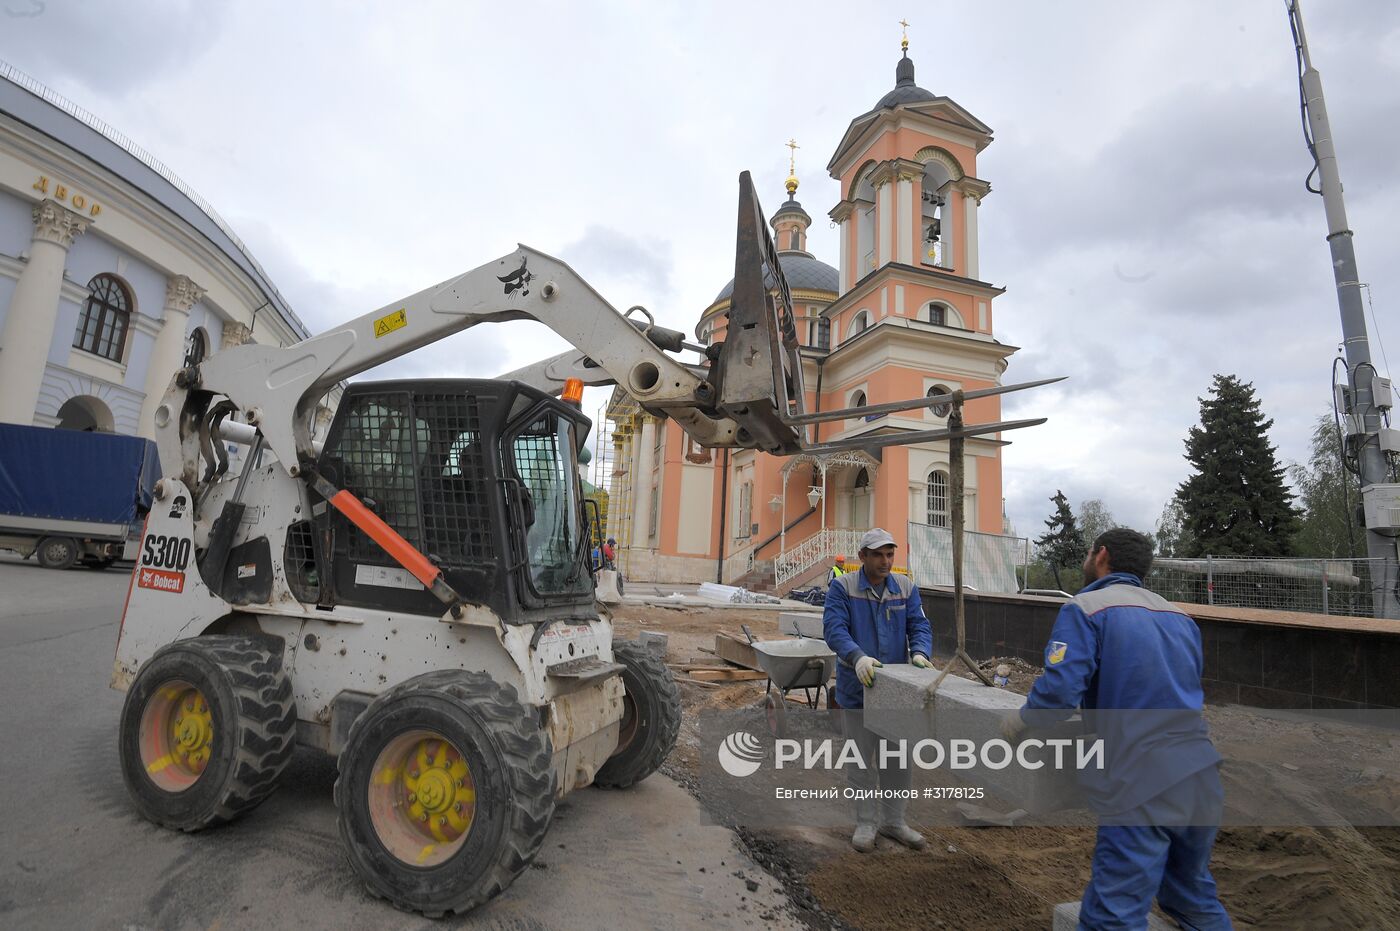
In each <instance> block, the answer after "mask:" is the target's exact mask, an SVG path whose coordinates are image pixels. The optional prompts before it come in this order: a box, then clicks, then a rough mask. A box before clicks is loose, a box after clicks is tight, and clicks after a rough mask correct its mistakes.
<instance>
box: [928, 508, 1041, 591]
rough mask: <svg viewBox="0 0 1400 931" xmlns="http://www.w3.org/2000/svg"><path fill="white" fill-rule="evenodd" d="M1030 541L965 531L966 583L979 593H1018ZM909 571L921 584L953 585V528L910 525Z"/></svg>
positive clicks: (964, 568)
mask: <svg viewBox="0 0 1400 931" xmlns="http://www.w3.org/2000/svg"><path fill="white" fill-rule="evenodd" d="M1029 555H1030V541H1028V540H1027V539H1026V538H1025V537H1008V536H1003V535H1002V534H999V533H978V532H976V531H971V530H969V531H965V532H964V533H963V578H962V580H963V585H964V587H966V588H968V589H970V590H972V591H978V592H1018V591H1020V590H1021V583H1020V580H1021V578H1022V577H1023V575H1024V568H1025V565H1026V560H1027V558H1028V557H1029ZM908 560H909V573H910V575H912V576H913V578H914V582H915V583H916V584H918V585H952V584H953V531H952V530H951V529H950V528H948V527H934V526H931V525H929V524H915V523H912V522H911V523H910V524H909V553H908Z"/></svg>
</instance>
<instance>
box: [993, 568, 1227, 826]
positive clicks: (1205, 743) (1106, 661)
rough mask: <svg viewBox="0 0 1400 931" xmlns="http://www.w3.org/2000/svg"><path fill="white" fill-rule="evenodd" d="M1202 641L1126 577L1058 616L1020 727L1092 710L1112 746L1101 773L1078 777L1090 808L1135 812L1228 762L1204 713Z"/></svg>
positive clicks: (1107, 580)
mask: <svg viewBox="0 0 1400 931" xmlns="http://www.w3.org/2000/svg"><path fill="white" fill-rule="evenodd" d="M1202 667H1203V660H1202V655H1201V631H1200V629H1199V628H1198V627H1197V626H1196V622H1195V621H1193V620H1192V619H1191V618H1189V617H1187V616H1186V615H1185V614H1182V613H1181V612H1180V611H1178V610H1176V608H1174V607H1172V605H1171V604H1170V603H1168V602H1167V601H1166V600H1165V599H1164V598H1162V597H1161V596H1160V595H1157V594H1155V593H1153V592H1150V591H1148V590H1147V589H1145V588H1143V587H1142V581H1141V580H1140V579H1139V578H1138V577H1137V576H1135V575H1131V574H1129V573H1126V572H1115V573H1111V574H1110V575H1106V576H1104V577H1103V578H1101V579H1099V580H1098V581H1096V582H1092V583H1090V584H1089V585H1087V586H1085V588H1084V589H1083V590H1082V591H1080V593H1079V594H1078V595H1076V596H1075V597H1074V599H1073V600H1072V601H1070V602H1069V603H1068V604H1066V605H1065V606H1064V607H1063V608H1061V609H1060V613H1059V616H1058V617H1056V618H1055V626H1054V629H1053V630H1052V631H1051V633H1050V643H1049V644H1048V645H1047V646H1046V648H1045V673H1044V674H1043V675H1042V676H1040V678H1038V679H1036V681H1035V685H1034V686H1033V687H1032V688H1031V691H1030V695H1029V696H1027V699H1026V704H1025V707H1024V708H1022V710H1021V718H1022V720H1023V721H1025V722H1026V723H1027V724H1029V725H1030V726H1032V727H1036V726H1044V725H1046V724H1050V723H1052V722H1054V721H1056V720H1063V719H1064V718H1066V717H1068V716H1069V714H1070V713H1071V711H1072V710H1073V709H1076V708H1083V709H1085V714H1084V717H1085V722H1086V724H1087V725H1088V727H1089V728H1090V729H1091V730H1093V731H1094V732H1095V733H1096V734H1098V735H1099V736H1100V737H1102V738H1103V739H1104V748H1105V752H1104V755H1105V766H1104V769H1103V770H1102V771H1084V772H1081V773H1080V784H1081V786H1082V787H1083V788H1084V790H1085V793H1086V795H1087V796H1088V798H1089V802H1090V804H1091V806H1092V807H1094V808H1095V809H1097V810H1099V811H1100V812H1117V811H1127V810H1129V809H1132V808H1136V807H1137V806H1139V805H1142V804H1143V803H1144V802H1147V801H1148V800H1150V799H1152V798H1155V797H1156V796H1158V795H1160V794H1161V793H1162V792H1164V791H1166V790H1167V789H1169V788H1171V787H1172V786H1174V785H1175V784H1176V783H1178V782H1180V781H1181V780H1183V779H1185V778H1186V777H1188V776H1191V775H1194V774H1195V773H1197V772H1199V771H1200V770H1202V769H1205V768H1206V767H1207V766H1213V765H1215V764H1217V763H1219V762H1220V754H1219V753H1217V752H1216V750H1215V746H1214V745H1213V744H1212V743H1211V740H1210V733H1209V730H1208V729H1207V727H1206V723H1205V718H1204V717H1202V716H1201V711H1202V710H1203V708H1204V706H1205V695H1204V693H1203V691H1202V689H1201V671H1202Z"/></svg>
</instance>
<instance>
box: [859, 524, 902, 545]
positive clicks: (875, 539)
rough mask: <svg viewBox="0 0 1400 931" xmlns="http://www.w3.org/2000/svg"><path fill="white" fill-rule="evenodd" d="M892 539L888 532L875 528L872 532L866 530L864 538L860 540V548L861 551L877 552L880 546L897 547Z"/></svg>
mask: <svg viewBox="0 0 1400 931" xmlns="http://www.w3.org/2000/svg"><path fill="white" fill-rule="evenodd" d="M897 545H898V544H897V543H895V542H894V537H892V536H890V532H889V531H888V530H881V529H880V528H879V527H876V528H875V529H874V530H867V531H866V532H865V536H863V537H861V538H860V548H861V549H863V550H878V549H879V548H880V547H882V546H897Z"/></svg>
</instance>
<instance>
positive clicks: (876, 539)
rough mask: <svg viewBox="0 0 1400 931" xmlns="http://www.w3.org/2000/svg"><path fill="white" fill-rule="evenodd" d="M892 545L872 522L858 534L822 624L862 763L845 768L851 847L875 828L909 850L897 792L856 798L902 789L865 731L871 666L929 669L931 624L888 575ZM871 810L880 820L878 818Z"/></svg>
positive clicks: (861, 845) (912, 592) (905, 588)
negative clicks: (851, 563)
mask: <svg viewBox="0 0 1400 931" xmlns="http://www.w3.org/2000/svg"><path fill="white" fill-rule="evenodd" d="M895 549H896V544H895V541H894V537H892V536H891V535H890V533H889V531H887V530H882V529H880V528H878V527H876V528H875V529H873V530H871V531H869V532H868V533H866V534H865V536H863V537H861V540H860V552H859V554H858V555H859V557H860V569H859V570H857V571H854V572H847V573H845V574H844V575H841V576H838V577H837V578H836V579H834V580H833V581H832V583H831V587H830V588H829V589H828V590H827V594H826V605H825V610H824V611H823V613H822V628H823V633H824V635H825V638H826V644H827V646H829V647H831V649H832V651H833V652H834V653H835V654H836V655H837V657H838V658H839V659H840V661H841V662H840V665H839V666H838V667H837V670H836V701H837V703H838V704H839V705H840V706H841V709H842V710H841V714H842V718H843V720H844V722H845V731H846V737H847V738H848V739H850V740H854V741H855V742H856V746H857V747H858V748H859V750H860V755H861V759H862V760H864V761H866V768H865V769H860V768H851V769H850V770H849V772H850V778H851V785H852V787H853V788H854V789H856V790H857V793H858V794H857V797H856V830H855V834H854V835H852V837H851V846H853V847H855V849H856V850H859V851H861V852H862V853H866V852H868V851H871V850H874V849H875V835H876V831H877V829H878V831H879V833H880V834H883V835H884V836H886V837H888V838H890V839H892V840H895V841H898V842H899V843H901V844H903V845H905V846H906V847H912V848H914V849H915V850H918V849H919V848H921V847H923V846H924V836H923V835H922V834H920V833H919V832H918V831H916V830H914V829H913V828H911V827H909V825H908V824H906V823H905V821H904V807H905V804H906V803H905V800H904V799H902V798H881V799H878V800H877V799H875V798H873V797H872V798H861V797H860V794H859V793H861V792H862V791H870V790H874V789H877V788H878V789H880V790H892V791H894V792H896V793H898V792H901V791H905V790H908V788H909V785H910V779H909V770H908V769H906V768H903V767H897V766H894V765H891V766H889V767H888V768H883V769H882V768H880V766H879V763H880V762H881V756H880V754H879V744H880V739H879V737H878V736H876V734H875V733H874V732H873V731H870V730H867V729H866V727H865V722H864V718H863V709H864V707H865V689H867V688H874V687H875V685H876V676H877V673H876V670H878V669H880V668H882V667H883V666H884V665H885V664H886V663H891V664H894V663H913V664H914V665H915V666H921V667H924V668H928V667H929V666H931V665H932V664H931V663H930V662H929V659H928V657H929V654H930V653H931V652H933V631H932V628H931V627H930V626H929V622H928V618H927V617H926V616H925V615H924V609H923V605H922V603H921V602H920V601H919V589H918V588H917V587H916V586H915V585H914V583H913V582H911V581H909V580H907V579H899V578H898V577H897V576H895V575H892V574H891V570H892V569H893V568H894V551H895ZM877 817H878V818H879V821H878V823H877V820H876V819H877Z"/></svg>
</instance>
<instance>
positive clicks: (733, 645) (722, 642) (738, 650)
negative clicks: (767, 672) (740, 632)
mask: <svg viewBox="0 0 1400 931" xmlns="http://www.w3.org/2000/svg"><path fill="white" fill-rule="evenodd" d="M715 655H716V656H718V657H719V658H720V659H722V660H724V661H725V662H726V663H733V664H734V665H735V666H742V667H743V668H744V669H758V668H760V667H759V665H758V654H757V653H756V652H754V648H753V647H751V646H749V642H748V641H747V640H740V639H739V638H737V637H734V636H732V635H731V634H726V633H724V632H720V633H718V634H715Z"/></svg>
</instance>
